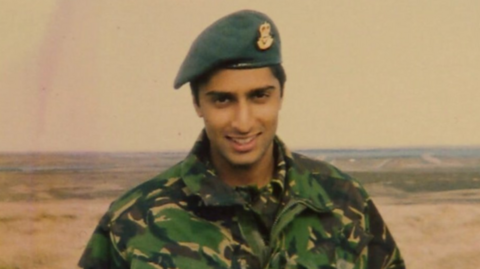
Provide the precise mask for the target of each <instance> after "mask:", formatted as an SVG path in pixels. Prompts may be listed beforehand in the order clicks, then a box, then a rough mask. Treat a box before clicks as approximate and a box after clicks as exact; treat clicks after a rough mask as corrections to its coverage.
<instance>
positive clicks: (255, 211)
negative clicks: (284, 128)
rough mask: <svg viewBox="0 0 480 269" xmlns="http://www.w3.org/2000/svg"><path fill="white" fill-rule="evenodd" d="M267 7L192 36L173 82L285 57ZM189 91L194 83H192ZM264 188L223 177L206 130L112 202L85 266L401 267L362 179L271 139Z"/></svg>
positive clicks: (138, 268) (176, 84)
mask: <svg viewBox="0 0 480 269" xmlns="http://www.w3.org/2000/svg"><path fill="white" fill-rule="evenodd" d="M280 45H281V42H280V36H279V33H278V30H277V28H276V26H275V24H273V21H271V19H270V18H268V17H267V16H266V15H265V14H262V13H259V12H256V11H248V10H247V11H240V12H236V13H233V14H231V15H228V16H226V17H224V18H222V19H220V20H218V21H217V22H215V23H214V24H212V25H211V26H209V27H208V28H207V29H206V30H205V31H204V32H202V33H201V34H200V36H199V37H198V38H197V39H196V40H195V41H194V42H193V44H192V47H191V48H190V51H189V53H188V55H187V57H186V59H185V61H184V62H183V64H182V66H181V68H180V71H179V73H178V75H177V77H176V79H175V82H174V88H176V89H177V88H179V87H181V86H182V85H183V84H185V83H187V82H190V83H191V82H192V81H194V80H196V79H198V78H201V77H202V76H204V75H205V74H206V73H208V72H211V71H213V70H216V69H218V68H259V67H265V66H272V65H278V64H280V63H281V53H280ZM192 89H193V88H192ZM273 143H274V147H273V153H272V154H273V157H274V161H275V164H276V165H275V169H274V173H273V174H272V178H271V180H270V181H269V183H268V184H267V185H266V186H264V187H262V188H257V187H256V186H240V187H232V186H230V185H228V184H226V183H225V182H224V181H223V180H222V179H220V178H218V177H217V172H216V170H215V167H214V166H213V165H212V163H211V160H210V153H209V152H210V141H209V140H208V137H207V134H206V133H205V131H204V132H202V135H201V136H200V139H199V140H198V141H197V142H196V144H195V146H194V147H193V149H192V151H191V152H190V153H189V155H188V156H187V157H186V158H185V159H184V160H183V161H181V162H180V163H178V164H176V165H174V166H173V167H171V168H169V169H168V170H167V171H165V172H163V173H161V174H160V175H158V176H157V177H155V178H153V179H151V180H149V181H147V182H145V183H143V184H141V185H140V186H138V187H136V188H134V189H132V190H130V191H129V192H127V193H126V194H125V195H123V196H122V197H120V198H119V199H117V200H116V201H115V202H113V203H112V205H111V206H110V208H109V210H108V212H107V213H106V214H105V215H104V217H103V218H102V220H101V221H100V223H99V225H98V226H97V228H96V229H95V232H94V234H93V236H92V237H91V239H90V241H89V242H88V245H87V247H86V249H85V252H84V254H83V256H82V258H81V260H80V263H79V266H80V267H82V268H87V269H94V268H136V269H147V268H165V269H166V268H179V269H187V268H232V269H233V268H235V269H245V268H250V269H257V268H272V269H273V268H275V269H284V268H308V269H310V268H324V269H326V268H348V269H366V268H369V269H377V268H391V269H393V268H405V265H404V262H403V259H402V257H401V255H400V252H399V250H398V248H397V246H396V244H395V242H394V240H393V238H392V236H391V235H390V232H389V231H388V229H387V227H386V226H385V224H384V222H383V220H382V218H381V216H380V215H379V213H378V211H377V209H376V208H375V206H374V204H373V203H372V201H371V200H370V198H369V196H368V195H367V193H366V192H365V190H364V189H363V187H362V186H361V185H360V184H359V183H358V182H357V181H356V180H355V179H352V178H351V177H349V176H348V175H346V174H344V173H342V172H341V171H339V170H338V169H336V168H335V167H333V166H331V165H329V164H327V163H324V162H321V161H318V160H313V159H310V158H307V157H305V156H302V155H300V154H296V153H291V152H290V151H289V150H288V149H287V148H286V146H285V145H284V144H283V143H282V141H281V140H280V139H279V138H278V137H275V139H274V141H273Z"/></svg>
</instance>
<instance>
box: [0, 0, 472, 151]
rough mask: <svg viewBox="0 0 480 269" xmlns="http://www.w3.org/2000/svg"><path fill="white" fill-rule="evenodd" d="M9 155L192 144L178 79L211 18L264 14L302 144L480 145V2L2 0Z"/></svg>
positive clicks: (2, 101)
mask: <svg viewBox="0 0 480 269" xmlns="http://www.w3.org/2000/svg"><path fill="white" fill-rule="evenodd" d="M0 6H1V8H0V34H1V37H2V41H1V42H0V151H158V150H187V149H189V148H190V147H191V146H192V145H193V142H194V140H195V138H196V137H197V136H198V134H199V133H200V130H201V129H202V127H203V122H202V120H201V119H200V118H198V117H197V116H196V115H195V112H194V109H193V106H192V101H191V97H190V91H189V88H188V85H185V86H184V87H182V88H181V89H180V90H179V91H175V90H173V79H174V77H175V75H176V72H177V71H178V68H179V66H180V64H181V62H182V61H183V59H184V57H185V55H186V53H187V50H188V48H189V46H190V44H191V42H192V41H193V40H194V39H195V37H196V36H197V35H198V34H199V33H200V32H201V31H202V30H203V29H204V28H205V27H207V26H208V25H209V24H211V23H212V22H214V21H215V20H217V19H218V18H220V17H222V16H224V15H226V14H229V13H231V12H234V11H237V10H240V9H256V10H259V11H262V12H264V13H266V14H268V15H269V16H270V17H271V18H272V19H273V20H274V21H275V23H276V24H277V26H278V28H279V30H280V34H281V38H282V44H283V54H284V67H285V69H286V71H287V76H288V80H287V84H286V95H285V100H284V104H283V108H282V111H281V114H280V125H279V130H278V134H279V136H280V137H281V138H282V139H283V140H284V141H285V142H286V143H287V144H288V145H289V146H290V147H291V148H297V149H298V148H372V147H380V148H382V147H404V146H408V147H412V146H480V35H479V33H480V1H474V0H471V1H464V0H459V1H449V0H441V1H411V0H407V1H313V0H312V1H307V0H304V1H282V2H280V1H228V2H227V1H213V0H212V1H205V0H203V1H192V0H190V1H166V0H164V1H162V0H141V1H93V0H92V1H67V0H65V1H64V0H43V1H26V0H19V1H8V0H0Z"/></svg>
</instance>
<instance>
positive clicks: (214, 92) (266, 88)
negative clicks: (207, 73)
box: [205, 85, 275, 96]
mask: <svg viewBox="0 0 480 269" xmlns="http://www.w3.org/2000/svg"><path fill="white" fill-rule="evenodd" d="M273 90H275V87H274V86H273V85H267V86H264V87H259V88H254V89H251V90H249V91H248V92H247V95H251V94H253V93H256V92H262V91H273ZM205 95H206V96H234V94H233V93H232V92H228V91H221V90H212V91H209V92H207V93H205Z"/></svg>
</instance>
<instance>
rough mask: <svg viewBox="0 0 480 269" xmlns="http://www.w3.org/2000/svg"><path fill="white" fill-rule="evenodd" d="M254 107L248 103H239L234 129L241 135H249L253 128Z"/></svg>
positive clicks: (235, 114)
mask: <svg viewBox="0 0 480 269" xmlns="http://www.w3.org/2000/svg"><path fill="white" fill-rule="evenodd" d="M252 112H253V111H252V107H251V106H250V105H249V104H248V103H247V102H238V103H237V105H236V107H235V110H234V115H233V120H232V127H233V129H234V130H235V131H237V132H239V133H249V132H250V131H251V130H252V128H253V113H252Z"/></svg>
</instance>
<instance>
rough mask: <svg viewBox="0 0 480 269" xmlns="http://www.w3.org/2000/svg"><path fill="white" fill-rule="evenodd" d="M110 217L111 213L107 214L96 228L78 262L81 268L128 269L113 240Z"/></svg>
mask: <svg viewBox="0 0 480 269" xmlns="http://www.w3.org/2000/svg"><path fill="white" fill-rule="evenodd" d="M110 216H111V214H110V213H106V214H105V215H104V216H103V217H102V219H101V220H100V223H99V224H98V225H97V227H96V228H95V231H94V232H93V234H92V236H91V237H90V240H89V241H88V243H87V246H86V248H85V250H84V252H83V254H82V256H81V258H80V261H79V262H78V267H79V268H84V269H105V268H110V269H123V268H128V265H127V264H126V262H125V260H124V259H123V258H122V257H121V255H120V254H119V252H118V251H117V249H116V248H115V246H114V243H113V242H112V240H111V230H110V219H111V217H110Z"/></svg>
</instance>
